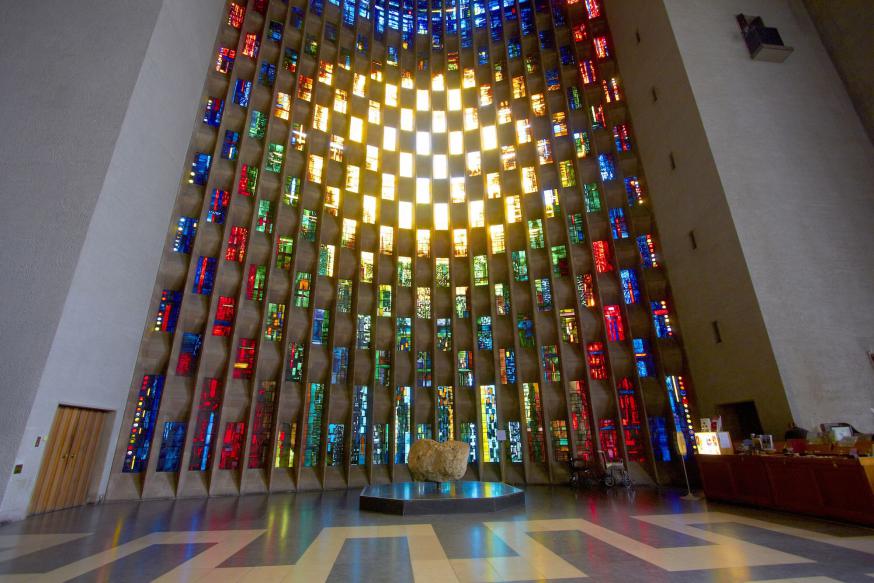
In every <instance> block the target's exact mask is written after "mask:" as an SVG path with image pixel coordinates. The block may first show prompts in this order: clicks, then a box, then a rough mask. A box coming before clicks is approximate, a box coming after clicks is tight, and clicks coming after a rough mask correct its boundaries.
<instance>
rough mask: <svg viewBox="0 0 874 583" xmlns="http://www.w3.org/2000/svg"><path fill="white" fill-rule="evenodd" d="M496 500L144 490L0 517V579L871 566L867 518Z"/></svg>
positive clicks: (557, 498)
mask: <svg viewBox="0 0 874 583" xmlns="http://www.w3.org/2000/svg"><path fill="white" fill-rule="evenodd" d="M526 499H527V507H526V508H525V509H519V510H507V511H503V512H499V513H495V514H487V515H486V514H481V515H449V516H417V517H407V518H404V517H401V516H388V515H380V514H374V513H367V512H359V511H358V510H357V504H356V502H357V492H326V493H304V494H298V495H274V496H250V497H243V498H213V499H209V500H179V501H176V502H169V501H154V502H143V503H140V504H136V503H123V504H105V505H101V506H94V507H87V508H80V509H73V510H67V511H61V512H56V513H52V514H46V515H42V516H36V517H32V518H30V519H28V520H26V521H23V522H19V523H14V524H8V525H5V526H3V527H0V581H46V582H53V581H58V582H60V581H132V582H133V581H151V580H154V581H161V582H169V581H203V582H208V583H220V582H225V581H258V582H262V581H263V582H270V581H276V582H280V581H299V582H300V581H302V582H305V583H320V582H323V581H332V582H333V581H411V580H413V581H416V582H417V583H423V582H427V583H430V582H434V583H437V582H440V583H444V582H453V581H459V582H462V583H468V582H480V581H482V582H498V581H545V580H562V581H577V580H579V581H619V582H621V583H633V582H636V581H646V582H647V583H652V582H655V581H658V582H662V581H668V582H693V581H695V582H697V581H720V582H722V581H730V582H738V583H742V582H759V583H766V582H767V583H778V582H783V581H798V582H802V583H826V582H834V581H859V580H866V579H869V578H870V577H871V575H872V571H874V531H871V530H868V529H864V528H861V527H855V526H850V525H840V524H834V523H826V522H820V521H814V520H810V519H805V518H801V517H796V516H791V515H781V514H774V513H767V512H762V511H756V510H752V509H743V508H736V507H730V506H725V505H719V506H717V505H710V507H708V505H707V503H706V502H705V501H701V502H693V503H689V502H681V501H680V500H679V499H678V498H677V496H675V495H673V494H665V495H659V494H657V493H656V492H653V491H647V490H641V491H638V492H631V493H626V492H620V491H615V492H608V493H592V494H580V493H575V492H573V491H570V490H566V489H562V488H552V489H550V488H536V487H531V488H528V490H527V492H526Z"/></svg>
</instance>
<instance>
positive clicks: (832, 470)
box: [695, 455, 874, 526]
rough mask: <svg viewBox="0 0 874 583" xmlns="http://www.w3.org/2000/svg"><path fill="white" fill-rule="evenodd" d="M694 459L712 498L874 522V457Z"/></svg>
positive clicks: (708, 496)
mask: <svg viewBox="0 0 874 583" xmlns="http://www.w3.org/2000/svg"><path fill="white" fill-rule="evenodd" d="M695 457H696V459H697V461H698V467H699V469H700V472H701V481H702V482H703V484H704V493H705V495H706V496H707V498H708V499H709V500H720V501H724V502H736V503H739V504H748V505H751V506H760V507H762V508H773V509H775V510H785V511H788V512H796V513H799V514H809V515H812V516H820V517H824V518H833V519H837V520H846V521H850V522H857V523H860V524H867V525H872V526H874V458H859V459H852V458H842V457H825V456H822V457H820V456H800V457H798V456H796V457H792V456H782V455H697V456H695Z"/></svg>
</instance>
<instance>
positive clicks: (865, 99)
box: [804, 0, 874, 141]
mask: <svg viewBox="0 0 874 583" xmlns="http://www.w3.org/2000/svg"><path fill="white" fill-rule="evenodd" d="M804 5H805V6H807V10H808V12H810V16H811V17H812V19H813V24H814V25H815V26H816V29H817V30H818V31H819V35H820V37H821V38H822V42H823V44H824V45H825V48H826V50H828V54H829V55H830V56H831V58H832V61H834V64H835V67H836V68H837V70H838V73H839V74H840V75H841V78H842V79H843V80H844V83H845V84H846V85H847V92H848V93H849V94H850V99H852V100H853V105H855V106H856V111H857V112H858V113H859V117H861V118H862V124H863V125H864V126H865V129H866V130H867V131H868V137H869V138H870V139H871V140H872V141H874V66H872V65H871V55H874V34H871V31H872V30H874V2H871V0H841V1H840V2H836V1H835V0H804Z"/></svg>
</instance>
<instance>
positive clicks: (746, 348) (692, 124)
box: [607, 0, 790, 430]
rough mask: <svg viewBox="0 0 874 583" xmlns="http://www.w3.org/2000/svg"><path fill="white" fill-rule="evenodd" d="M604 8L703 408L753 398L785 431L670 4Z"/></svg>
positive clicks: (629, 1) (627, 1) (775, 380)
mask: <svg viewBox="0 0 874 583" xmlns="http://www.w3.org/2000/svg"><path fill="white" fill-rule="evenodd" d="M607 9H608V10H607V16H608V18H609V20H610V28H611V30H612V31H613V40H614V43H615V45H616V54H617V59H618V61H619V65H620V68H621V70H622V76H623V79H622V80H623V87H624V89H625V93H626V98H627V100H628V104H629V108H630V110H631V114H632V118H633V120H634V127H635V130H636V138H637V141H638V147H639V152H640V155H641V159H642V161H643V165H644V169H645V170H646V178H647V184H648V190H649V195H650V198H651V199H652V201H651V202H652V207H653V211H654V213H655V216H656V220H657V222H658V225H659V235H660V237H661V241H662V247H663V249H662V251H663V253H664V256H665V263H666V264H667V266H668V269H669V270H670V279H671V293H672V297H673V300H674V302H675V304H676V308H677V314H678V317H679V319H680V325H681V329H682V333H683V338H684V345H685V347H686V352H687V356H688V360H689V366H690V369H691V372H692V381H693V383H694V388H695V397H696V404H697V408H698V411H699V413H700V414H701V415H702V416H709V415H711V414H713V413H714V412H715V408H716V406H717V405H720V404H725V403H734V402H739V401H749V400H753V401H755V402H756V405H757V408H758V410H759V416H760V418H761V421H762V423H763V425H764V426H765V427H766V428H782V427H783V426H784V425H785V423H787V422H788V420H789V417H790V413H789V405H788V403H787V401H786V397H785V395H784V393H783V389H782V383H781V380H780V375H779V372H778V370H777V363H776V361H775V360H774V355H773V353H772V352H771V348H770V344H769V341H768V336H767V332H766V330H765V324H764V321H763V320H762V315H761V311H760V310H759V305H758V301H757V300H756V296H755V291H754V290H753V286H752V282H751V280H750V277H749V272H748V270H747V265H746V262H745V260H744V257H743V252H742V250H741V246H740V242H739V241H738V238H737V235H736V233H735V226H734V222H733V221H732V217H731V212H730V210H729V207H728V203H727V201H726V197H725V192H724V191H723V188H722V183H721V181H720V177H719V173H718V171H717V167H716V163H715V161H714V159H713V153H712V152H711V149H710V145H709V144H708V140H707V134H706V133H705V130H704V125H703V124H702V122H701V117H700V115H699V113H698V109H697V107H696V103H695V96H694V95H693V93H692V88H691V86H690V84H689V79H688V78H687V76H686V72H685V68H684V66H683V61H682V59H681V57H680V52H679V50H678V48H677V43H676V42H675V40H674V37H673V32H672V31H671V24H670V22H669V20H668V17H667V13H666V12H665V8H664V6H663V5H662V3H661V2H653V1H652V0H615V1H612V2H611V1H609V0H608V2H607ZM638 36H639V37H640V40H639V41H638ZM654 95H655V96H654ZM672 155H673V158H674V161H675V163H676V168H675V169H672V168H671V163H670V161H671V156H672ZM690 231H694V238H695V242H696V244H697V249H693V248H692V242H691V238H690V235H689V233H690ZM714 321H715V322H718V326H719V330H720V333H721V336H722V342H721V343H718V344H717V342H716V337H715V333H714V330H713V324H712V322H714ZM774 430H776V429H774Z"/></svg>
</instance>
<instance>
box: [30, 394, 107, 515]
mask: <svg viewBox="0 0 874 583" xmlns="http://www.w3.org/2000/svg"><path fill="white" fill-rule="evenodd" d="M105 418H106V412H105V411H98V410H96V409H83V408H79V407H67V406H64V405H61V406H59V407H58V410H57V412H56V413H55V419H54V421H53V422H52V428H51V431H50V433H49V436H48V443H47V446H46V452H45V454H44V455H43V461H42V465H41V467H40V471H39V474H38V476H37V483H36V486H35V488H34V492H33V495H32V497H31V504H30V513H31V514H39V513H42V512H50V511H52V510H59V509H61V508H69V507H71V506H78V505H81V504H84V503H85V501H86V499H87V497H88V486H89V484H90V482H91V476H92V475H93V468H94V463H95V461H96V458H97V448H98V447H99V445H100V436H101V433H102V431H103V422H104V420H105Z"/></svg>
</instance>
